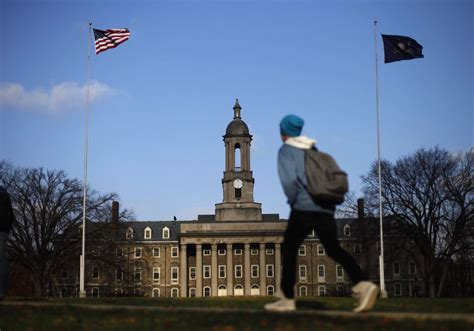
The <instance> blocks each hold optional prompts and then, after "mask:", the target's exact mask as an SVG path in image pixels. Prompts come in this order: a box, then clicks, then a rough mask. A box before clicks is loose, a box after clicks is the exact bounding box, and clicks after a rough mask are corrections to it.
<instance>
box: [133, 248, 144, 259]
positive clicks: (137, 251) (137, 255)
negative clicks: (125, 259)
mask: <svg viewBox="0 0 474 331" xmlns="http://www.w3.org/2000/svg"><path fill="white" fill-rule="evenodd" d="M134 256H135V258H136V259H139V258H141V257H142V248H141V247H135V255H134Z"/></svg>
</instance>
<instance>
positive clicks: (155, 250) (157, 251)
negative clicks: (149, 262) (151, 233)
mask: <svg viewBox="0 0 474 331" xmlns="http://www.w3.org/2000/svg"><path fill="white" fill-rule="evenodd" d="M153 257H160V248H159V247H155V248H153Z"/></svg>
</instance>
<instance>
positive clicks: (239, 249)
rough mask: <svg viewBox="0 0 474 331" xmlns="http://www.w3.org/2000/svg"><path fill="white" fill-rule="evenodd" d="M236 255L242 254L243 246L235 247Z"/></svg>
mask: <svg viewBox="0 0 474 331" xmlns="http://www.w3.org/2000/svg"><path fill="white" fill-rule="evenodd" d="M234 255H242V248H234Z"/></svg>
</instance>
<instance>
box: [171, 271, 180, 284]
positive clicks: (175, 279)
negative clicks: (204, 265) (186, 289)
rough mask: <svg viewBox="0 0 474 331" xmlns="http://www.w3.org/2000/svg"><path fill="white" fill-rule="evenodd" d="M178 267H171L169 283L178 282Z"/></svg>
mask: <svg viewBox="0 0 474 331" xmlns="http://www.w3.org/2000/svg"><path fill="white" fill-rule="evenodd" d="M178 277H179V268H178V267H171V284H178Z"/></svg>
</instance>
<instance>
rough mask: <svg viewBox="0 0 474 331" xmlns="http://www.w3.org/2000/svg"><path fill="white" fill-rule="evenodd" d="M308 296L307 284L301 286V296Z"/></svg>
mask: <svg viewBox="0 0 474 331" xmlns="http://www.w3.org/2000/svg"><path fill="white" fill-rule="evenodd" d="M306 296H308V288H307V287H306V286H300V297H306Z"/></svg>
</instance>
